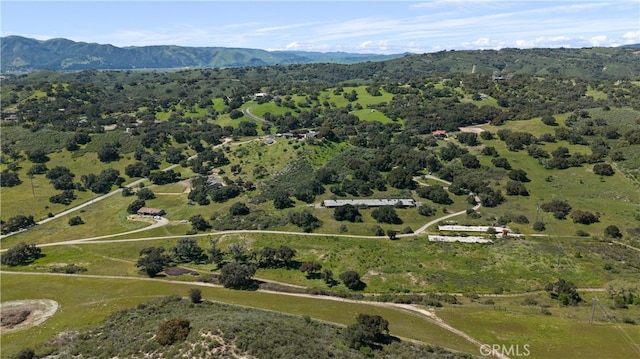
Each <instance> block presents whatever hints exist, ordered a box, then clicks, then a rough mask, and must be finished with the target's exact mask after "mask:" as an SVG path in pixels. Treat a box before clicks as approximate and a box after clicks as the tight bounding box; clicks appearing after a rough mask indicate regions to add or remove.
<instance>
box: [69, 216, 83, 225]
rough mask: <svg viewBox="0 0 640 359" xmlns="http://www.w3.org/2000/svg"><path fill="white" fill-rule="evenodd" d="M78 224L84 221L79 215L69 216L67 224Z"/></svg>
mask: <svg viewBox="0 0 640 359" xmlns="http://www.w3.org/2000/svg"><path fill="white" fill-rule="evenodd" d="M80 224H84V221H83V220H82V218H80V216H75V217H71V218H69V225H70V226H77V225H80Z"/></svg>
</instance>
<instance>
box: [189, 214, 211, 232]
mask: <svg viewBox="0 0 640 359" xmlns="http://www.w3.org/2000/svg"><path fill="white" fill-rule="evenodd" d="M189 222H191V228H192V229H193V230H194V231H196V232H198V231H206V230H208V229H209V228H211V225H210V224H209V222H207V220H206V219H204V217H202V215H201V214H197V215H195V216H192V217H191V218H189Z"/></svg>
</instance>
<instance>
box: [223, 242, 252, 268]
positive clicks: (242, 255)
mask: <svg viewBox="0 0 640 359" xmlns="http://www.w3.org/2000/svg"><path fill="white" fill-rule="evenodd" d="M227 252H229V254H230V255H231V258H233V260H234V261H235V262H236V263H244V262H246V261H247V256H248V249H247V246H246V245H245V244H244V243H242V242H237V243H231V244H229V245H228V246H227Z"/></svg>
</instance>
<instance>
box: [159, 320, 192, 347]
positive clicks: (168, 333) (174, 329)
mask: <svg viewBox="0 0 640 359" xmlns="http://www.w3.org/2000/svg"><path fill="white" fill-rule="evenodd" d="M190 329H191V322H189V320H187V319H183V318H172V319H169V320H167V321H165V322H163V323H162V324H160V326H159V327H158V330H157V331H156V341H157V342H158V343H159V344H160V345H171V344H173V343H175V342H177V341H183V340H185V339H187V335H189V330H190Z"/></svg>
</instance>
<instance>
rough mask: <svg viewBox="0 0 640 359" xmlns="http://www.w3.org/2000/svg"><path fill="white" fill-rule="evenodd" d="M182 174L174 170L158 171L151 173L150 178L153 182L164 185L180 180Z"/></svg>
mask: <svg viewBox="0 0 640 359" xmlns="http://www.w3.org/2000/svg"><path fill="white" fill-rule="evenodd" d="M180 176H181V175H180V173H178V172H175V171H174V170H168V171H158V172H153V173H150V174H149V180H150V181H151V182H153V184H158V185H163V184H168V183H174V182H178V180H179V179H180Z"/></svg>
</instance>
